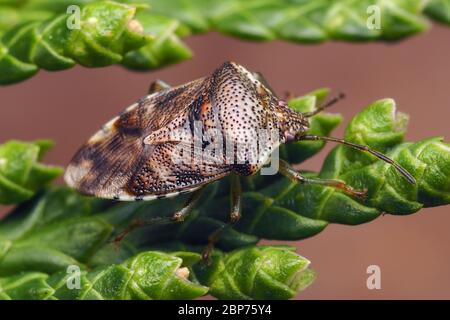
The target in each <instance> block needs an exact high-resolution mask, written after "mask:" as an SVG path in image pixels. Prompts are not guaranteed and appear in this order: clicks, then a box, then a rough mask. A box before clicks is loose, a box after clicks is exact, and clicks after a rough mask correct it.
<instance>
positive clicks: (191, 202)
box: [172, 187, 205, 222]
mask: <svg viewBox="0 0 450 320" xmlns="http://www.w3.org/2000/svg"><path fill="white" fill-rule="evenodd" d="M204 189H205V188H204V187H203V188H200V189H198V190H196V191H194V192H193V193H192V194H191V196H190V197H189V199H188V200H187V201H186V203H185V204H184V206H183V208H181V210H180V211H178V212H176V213H175V214H174V215H173V216H172V221H175V222H181V221H184V219H185V218H186V217H187V216H188V215H189V213H191V212H192V209H194V208H195V206H196V205H197V203H198V200H199V199H200V197H201V195H202V193H203V190H204Z"/></svg>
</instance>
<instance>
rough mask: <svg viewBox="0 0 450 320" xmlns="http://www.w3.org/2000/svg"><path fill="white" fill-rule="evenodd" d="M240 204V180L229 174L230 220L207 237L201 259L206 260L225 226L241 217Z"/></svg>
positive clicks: (236, 176) (227, 226)
mask: <svg viewBox="0 0 450 320" xmlns="http://www.w3.org/2000/svg"><path fill="white" fill-rule="evenodd" d="M241 204H242V187H241V181H240V180H239V176H238V175H237V174H232V175H231V176H230V222H228V223H227V224H224V225H222V226H220V227H219V228H218V229H216V230H215V231H214V232H213V233H211V234H210V235H209V237H208V244H207V245H206V247H205V249H204V250H203V254H202V257H203V260H208V259H209V257H210V255H211V252H212V251H213V250H214V246H215V244H216V243H217V241H219V239H220V236H221V235H222V233H223V231H224V230H225V229H226V228H229V227H230V226H231V225H232V224H233V223H235V222H237V221H238V220H239V219H240V218H241Z"/></svg>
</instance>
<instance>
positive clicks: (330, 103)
mask: <svg viewBox="0 0 450 320" xmlns="http://www.w3.org/2000/svg"><path fill="white" fill-rule="evenodd" d="M344 98H345V94H344V93H342V92H341V93H339V95H338V96H337V97H334V98H332V99H331V100H329V101H328V102H325V103H324V104H323V105H321V106H319V107H318V108H316V109H315V110H313V111H311V112H305V113H303V115H304V116H305V117H307V118H309V117H312V116H314V115H316V114H318V113H319V112H321V111H323V110H324V109H327V108H329V107H331V106H332V105H334V104H336V103H337V102H339V101H340V100H342V99H344Z"/></svg>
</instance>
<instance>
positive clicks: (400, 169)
mask: <svg viewBox="0 0 450 320" xmlns="http://www.w3.org/2000/svg"><path fill="white" fill-rule="evenodd" d="M296 140H313V141H317V140H324V141H331V142H337V143H340V144H344V145H346V146H349V147H351V148H353V149H357V150H360V151H364V152H368V153H370V154H372V155H374V156H375V157H377V158H378V159H380V160H383V161H384V162H387V163H389V164H390V165H392V166H393V167H394V168H395V169H396V170H397V171H398V172H399V173H400V174H401V175H402V176H404V177H405V178H406V180H408V182H409V183H411V184H415V183H416V179H414V177H413V176H412V175H411V174H410V173H409V172H408V171H407V170H406V169H405V168H403V167H402V166H401V165H399V164H398V163H397V162H395V161H394V160H392V159H391V158H389V157H388V156H385V155H384V154H382V153H381V152H378V151H376V150H372V149H370V148H369V147H368V146H363V145H360V144H357V143H353V142H349V141H345V140H343V139H338V138H333V137H320V136H314V135H304V136H298V137H296Z"/></svg>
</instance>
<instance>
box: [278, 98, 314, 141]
mask: <svg viewBox="0 0 450 320" xmlns="http://www.w3.org/2000/svg"><path fill="white" fill-rule="evenodd" d="M278 116H279V129H280V135H281V137H282V140H283V142H285V143H286V142H291V141H294V140H295V139H296V137H297V136H299V135H302V134H304V133H305V132H306V131H308V129H309V120H308V117H307V116H305V115H304V114H302V113H300V112H297V111H295V110H293V109H291V108H290V107H289V106H288V105H287V103H286V102H285V101H282V100H279V101H278Z"/></svg>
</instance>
